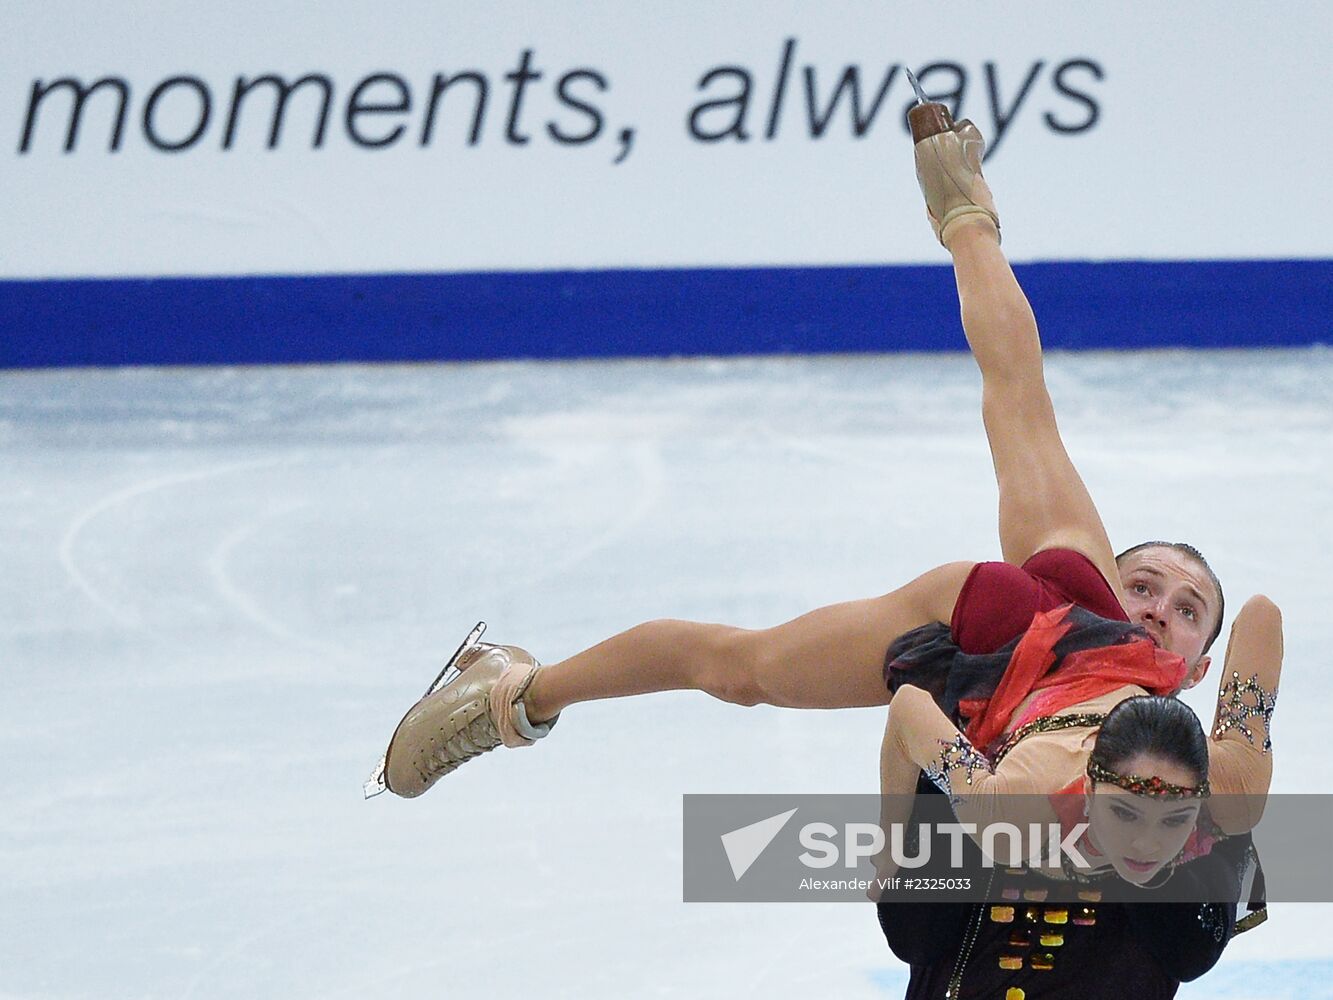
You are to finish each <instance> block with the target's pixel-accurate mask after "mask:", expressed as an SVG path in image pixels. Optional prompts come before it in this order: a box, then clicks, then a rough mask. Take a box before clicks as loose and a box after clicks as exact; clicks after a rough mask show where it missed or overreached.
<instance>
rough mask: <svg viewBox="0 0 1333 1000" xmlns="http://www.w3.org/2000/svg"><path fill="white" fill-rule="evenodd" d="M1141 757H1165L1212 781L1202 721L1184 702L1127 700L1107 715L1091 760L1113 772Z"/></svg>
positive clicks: (1155, 697) (1151, 697) (1146, 697)
mask: <svg viewBox="0 0 1333 1000" xmlns="http://www.w3.org/2000/svg"><path fill="white" fill-rule="evenodd" d="M1139 754H1151V755H1153V756H1155V757H1164V758H1166V759H1167V760H1169V761H1172V762H1173V763H1176V764H1179V765H1180V766H1181V767H1184V768H1188V769H1189V770H1190V771H1192V772H1193V773H1194V775H1195V777H1196V779H1197V780H1198V782H1199V783H1202V782H1204V781H1206V780H1207V778H1208V741H1207V739H1206V738H1205V737H1204V735H1203V726H1201V725H1199V717H1198V716H1197V715H1195V714H1194V712H1193V710H1192V709H1191V708H1190V707H1189V706H1188V705H1186V704H1185V703H1184V702H1182V701H1179V700H1177V699H1175V698H1167V697H1163V696H1161V695H1152V694H1143V695H1138V696H1136V697H1133V698H1126V699H1125V700H1124V701H1122V702H1121V703H1120V704H1118V705H1116V707H1115V708H1113V709H1111V711H1110V712H1108V713H1107V714H1106V721H1105V722H1103V723H1102V728H1101V731H1100V732H1098V733H1097V742H1096V743H1095V744H1093V747H1092V753H1091V755H1090V756H1089V760H1090V761H1092V762H1093V763H1096V764H1100V765H1101V766H1102V767H1105V768H1107V769H1109V770H1112V771H1121V770H1122V769H1123V767H1124V765H1125V764H1126V763H1127V762H1128V761H1129V760H1130V759H1131V758H1133V757H1137V756H1138V755H1139Z"/></svg>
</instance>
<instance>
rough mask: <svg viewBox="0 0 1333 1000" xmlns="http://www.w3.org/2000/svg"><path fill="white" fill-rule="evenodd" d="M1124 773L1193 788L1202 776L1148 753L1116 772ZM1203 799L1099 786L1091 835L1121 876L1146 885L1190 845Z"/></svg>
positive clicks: (1091, 807) (1092, 800) (1093, 797)
mask: <svg viewBox="0 0 1333 1000" xmlns="http://www.w3.org/2000/svg"><path fill="white" fill-rule="evenodd" d="M1116 770H1117V771H1119V772H1120V773H1122V774H1139V775H1142V776H1143V777H1145V778H1146V777H1151V776H1152V775H1156V776H1157V777H1159V778H1161V779H1162V780H1163V781H1167V782H1170V783H1171V784H1173V785H1186V786H1192V785H1197V784H1198V783H1199V777H1198V775H1196V774H1195V773H1194V772H1193V771H1191V770H1190V769H1189V768H1187V767H1184V766H1183V765H1181V764H1178V763H1176V762H1175V761H1171V760H1167V759H1165V758H1162V757H1154V756H1151V755H1148V754H1140V755H1138V756H1137V757H1131V758H1130V759H1129V760H1127V761H1125V762H1124V763H1123V764H1122V765H1121V766H1120V767H1118V768H1116ZM1199 808H1200V802H1199V800H1198V799H1158V798H1151V797H1149V796H1146V795H1135V794H1134V793H1133V792H1127V791H1125V789H1123V788H1120V787H1119V786H1117V785H1111V784H1107V783H1106V782H1102V781H1099V782H1097V783H1096V784H1095V785H1094V786H1093V789H1092V792H1091V793H1090V794H1089V797H1088V824H1089V829H1088V835H1089V836H1090V837H1091V838H1092V843H1093V845H1094V846H1095V847H1096V848H1097V850H1099V851H1101V853H1102V854H1103V856H1105V858H1106V860H1107V861H1109V862H1110V863H1111V865H1112V867H1114V868H1115V870H1116V872H1117V873H1118V874H1119V875H1120V877H1121V878H1123V879H1125V881H1127V882H1132V883H1134V884H1135V885H1142V884H1143V883H1145V882H1147V881H1149V880H1150V879H1151V878H1152V877H1153V876H1155V875H1156V874H1157V873H1158V872H1160V871H1161V870H1162V868H1163V866H1164V865H1166V863H1167V862H1168V861H1170V860H1171V859H1172V858H1174V857H1175V856H1176V855H1177V854H1178V853H1180V849H1181V848H1182V847H1184V846H1185V841H1186V840H1188V839H1189V835H1190V833H1191V832H1192V831H1193V830H1194V825H1195V822H1196V821H1197V820H1198V818H1199Z"/></svg>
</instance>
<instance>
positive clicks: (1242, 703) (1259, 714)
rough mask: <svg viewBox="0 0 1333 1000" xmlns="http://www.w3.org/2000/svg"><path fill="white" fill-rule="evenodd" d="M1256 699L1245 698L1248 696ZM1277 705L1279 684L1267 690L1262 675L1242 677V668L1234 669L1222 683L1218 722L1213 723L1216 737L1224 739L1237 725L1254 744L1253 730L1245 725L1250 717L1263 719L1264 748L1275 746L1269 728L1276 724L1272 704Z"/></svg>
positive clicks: (1214, 737) (1266, 751)
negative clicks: (1261, 678) (1239, 669)
mask: <svg viewBox="0 0 1333 1000" xmlns="http://www.w3.org/2000/svg"><path fill="white" fill-rule="evenodd" d="M1247 695H1248V696H1250V697H1252V698H1253V699H1254V700H1253V702H1249V701H1246V696H1247ZM1276 705H1277V688H1273V690H1272V691H1265V690H1264V689H1263V686H1262V685H1261V684H1260V683H1259V675H1258V674H1251V675H1250V679H1249V680H1247V681H1242V680H1241V679H1240V672H1239V671H1237V670H1233V671H1232V672H1231V679H1230V680H1229V681H1227V682H1226V683H1225V684H1223V685H1222V690H1221V691H1219V692H1218V694H1217V724H1216V725H1214V726H1213V739H1221V738H1222V736H1224V735H1225V734H1226V733H1227V732H1228V731H1230V730H1232V729H1234V730H1236V731H1237V732H1239V733H1240V734H1241V735H1242V736H1244V737H1245V738H1246V739H1247V740H1249V741H1250V743H1251V744H1253V743H1254V735H1255V734H1254V730H1252V729H1251V728H1250V727H1249V726H1247V725H1246V722H1248V721H1249V720H1250V719H1262V720H1263V727H1264V742H1263V747H1262V748H1263V752H1264V753H1268V752H1269V751H1270V750H1272V749H1273V741H1272V739H1271V738H1270V737H1269V729H1270V727H1271V726H1272V724H1273V708H1274V707H1275V706H1276Z"/></svg>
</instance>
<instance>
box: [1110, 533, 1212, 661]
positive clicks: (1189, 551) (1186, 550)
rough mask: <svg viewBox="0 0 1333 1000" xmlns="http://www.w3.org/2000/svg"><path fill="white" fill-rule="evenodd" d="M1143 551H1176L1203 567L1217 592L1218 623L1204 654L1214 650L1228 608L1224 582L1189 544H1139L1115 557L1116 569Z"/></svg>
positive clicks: (1204, 645)
mask: <svg viewBox="0 0 1333 1000" xmlns="http://www.w3.org/2000/svg"><path fill="white" fill-rule="evenodd" d="M1143 549H1175V550H1176V551H1177V552H1180V553H1182V554H1184V555H1187V556H1189V557H1190V558H1191V559H1193V560H1194V561H1195V562H1196V563H1198V564H1199V565H1200V566H1201V567H1203V571H1204V572H1205V573H1207V574H1208V580H1209V582H1210V583H1212V585H1213V589H1214V590H1216V591H1217V621H1215V622H1213V634H1212V635H1210V636H1209V637H1208V641H1207V642H1205V643H1204V644H1203V652H1205V653H1206V652H1208V650H1210V649H1211V648H1212V646H1213V643H1215V642H1216V641H1217V637H1218V636H1219V635H1221V634H1222V612H1224V611H1225V610H1226V607H1227V601H1226V598H1225V597H1223V596H1222V581H1221V580H1219V579H1218V578H1217V574H1216V573H1214V572H1213V567H1211V566H1209V565H1208V560H1207V559H1205V558H1204V557H1203V553H1202V552H1200V551H1199V550H1198V549H1196V548H1195V547H1194V546H1193V545H1191V544H1190V543H1189V542H1139V544H1138V545H1135V546H1133V547H1131V548H1128V549H1125V551H1124V552H1122V553H1120V555H1118V556H1116V557H1115V564H1116V568H1117V569H1118V568H1119V567H1120V563H1121V561H1122V560H1123V559H1125V558H1126V557H1127V556H1132V555H1133V554H1134V553H1135V552H1140V551H1142V550H1143Z"/></svg>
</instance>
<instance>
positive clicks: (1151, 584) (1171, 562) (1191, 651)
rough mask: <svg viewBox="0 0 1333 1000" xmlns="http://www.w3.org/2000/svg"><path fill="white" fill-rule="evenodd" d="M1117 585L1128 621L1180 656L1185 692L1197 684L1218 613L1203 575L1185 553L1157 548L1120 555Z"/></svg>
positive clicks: (1215, 598) (1210, 584) (1210, 585)
mask: <svg viewBox="0 0 1333 1000" xmlns="http://www.w3.org/2000/svg"><path fill="white" fill-rule="evenodd" d="M1120 582H1121V584H1122V585H1123V587H1124V591H1125V611H1126V612H1127V613H1128V614H1129V620H1130V621H1131V622H1133V623H1134V624H1136V625H1142V626H1143V627H1144V628H1145V629H1147V630H1148V634H1149V635H1151V636H1152V637H1153V640H1154V641H1155V642H1156V643H1157V644H1158V645H1159V646H1161V647H1162V648H1163V649H1166V650H1169V651H1170V652H1172V653H1175V654H1177V655H1178V656H1181V657H1184V659H1185V662H1186V663H1188V664H1189V665H1190V667H1191V668H1192V669H1191V673H1190V679H1189V680H1188V681H1187V682H1186V685H1185V686H1186V687H1190V686H1192V684H1193V683H1197V682H1198V680H1199V679H1200V678H1201V677H1202V676H1203V670H1206V669H1207V666H1208V664H1207V658H1206V657H1204V655H1203V647H1204V644H1205V643H1207V642H1208V637H1209V636H1211V635H1212V634H1213V628H1214V626H1216V624H1217V616H1218V613H1219V608H1218V604H1219V602H1218V596H1217V590H1216V589H1215V588H1214V587H1213V582H1212V581H1211V580H1210V579H1209V578H1208V571H1207V570H1205V569H1204V568H1203V567H1202V566H1200V565H1199V562H1198V560H1196V559H1194V558H1193V557H1191V556H1189V555H1187V554H1186V553H1184V552H1180V551H1177V550H1176V549H1172V548H1167V547H1166V546H1162V545H1159V546H1153V547H1152V548H1148V549H1141V550H1140V551H1138V552H1132V553H1130V554H1129V555H1128V556H1126V557H1125V558H1124V560H1122V562H1121V564H1120ZM1196 667H1200V669H1198V670H1197V676H1195V673H1196V671H1195V670H1194V669H1193V668H1196Z"/></svg>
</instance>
